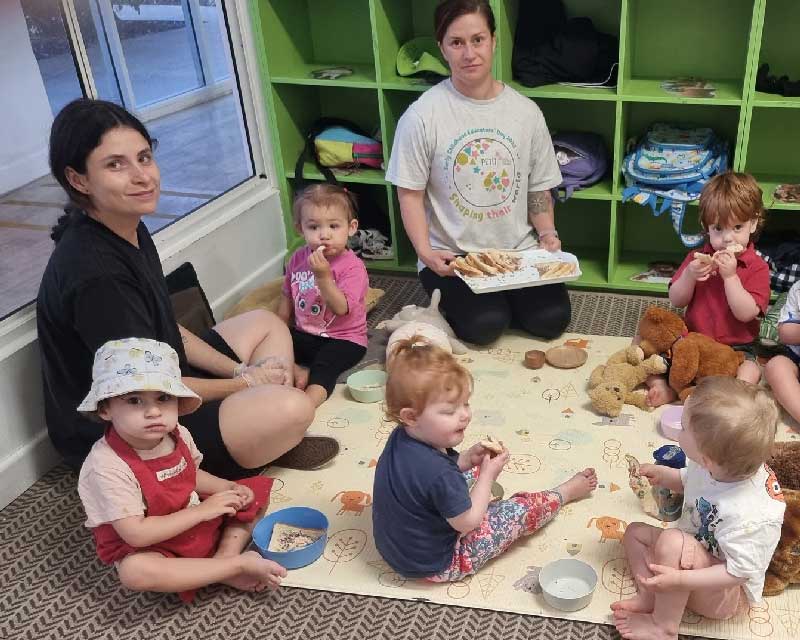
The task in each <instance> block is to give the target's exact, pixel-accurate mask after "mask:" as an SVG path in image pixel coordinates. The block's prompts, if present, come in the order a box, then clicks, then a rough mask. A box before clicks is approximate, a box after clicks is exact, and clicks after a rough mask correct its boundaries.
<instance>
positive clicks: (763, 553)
mask: <svg viewBox="0 0 800 640" xmlns="http://www.w3.org/2000/svg"><path fill="white" fill-rule="evenodd" d="M681 480H682V481H683V490H684V493H683V513H682V514H681V518H680V520H678V525H677V526H678V528H679V529H681V530H682V531H685V532H686V533H689V534H691V535H693V536H694V537H695V538H696V539H697V540H699V541H700V542H701V543H702V545H703V546H704V547H705V548H706V549H708V551H709V552H710V553H712V554H713V555H714V556H716V557H717V558H719V559H720V560H724V561H725V566H726V569H727V570H728V573H730V574H731V575H732V576H736V577H737V578H746V579H747V582H745V583H744V585H742V586H743V587H744V590H745V593H747V597H748V599H749V600H750V602H759V601H760V600H761V592H762V591H763V589H764V574H765V573H766V571H767V567H768V566H769V563H770V561H771V560H772V554H773V553H774V551H775V547H777V546H778V541H779V540H780V537H781V526H782V525H783V513H784V511H785V509H786V503H785V502H784V498H783V494H782V493H781V488H780V485H779V484H778V479H777V478H776V477H775V473H774V472H773V471H772V469H770V468H769V467H768V466H767V465H763V466H762V467H761V468H760V469H759V470H758V471H757V472H756V473H755V474H753V475H752V476H751V477H749V478H747V479H746V480H740V481H739V482H718V481H716V480H714V478H712V477H711V474H710V473H709V472H708V471H707V470H706V469H705V468H703V467H701V466H700V465H698V464H696V463H695V462H692V461H691V460H688V461H687V466H686V468H684V469H681Z"/></svg>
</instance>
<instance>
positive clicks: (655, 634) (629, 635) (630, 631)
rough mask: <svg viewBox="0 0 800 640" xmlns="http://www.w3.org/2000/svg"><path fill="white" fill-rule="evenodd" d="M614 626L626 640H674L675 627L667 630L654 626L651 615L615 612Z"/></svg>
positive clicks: (622, 611)
mask: <svg viewBox="0 0 800 640" xmlns="http://www.w3.org/2000/svg"><path fill="white" fill-rule="evenodd" d="M614 626H615V627H616V628H617V631H619V635H621V636H622V637H623V638H625V639H626V640H676V639H677V637H678V629H677V626H676V627H675V628H674V629H668V628H666V627H665V626H663V625H658V624H656V621H655V620H654V619H653V614H652V613H633V612H632V611H625V610H624V609H622V610H617V611H615V612H614Z"/></svg>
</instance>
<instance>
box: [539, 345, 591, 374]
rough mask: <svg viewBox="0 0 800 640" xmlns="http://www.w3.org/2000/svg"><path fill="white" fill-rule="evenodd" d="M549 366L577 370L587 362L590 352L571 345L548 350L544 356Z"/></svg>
mask: <svg viewBox="0 0 800 640" xmlns="http://www.w3.org/2000/svg"><path fill="white" fill-rule="evenodd" d="M544 357H545V359H546V360H547V364H549V365H550V366H553V367H557V368H558V369H577V368H578V367H580V366H581V365H583V364H584V363H585V362H586V358H588V357H589V352H588V351H586V349H580V348H578V347H573V346H570V345H567V344H565V345H562V346H560V347H553V348H552V349H548V350H547V352H546V353H545V354H544Z"/></svg>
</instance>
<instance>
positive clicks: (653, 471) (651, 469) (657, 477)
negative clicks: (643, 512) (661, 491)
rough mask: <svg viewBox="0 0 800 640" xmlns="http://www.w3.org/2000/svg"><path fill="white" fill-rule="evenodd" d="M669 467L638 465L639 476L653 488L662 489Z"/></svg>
mask: <svg viewBox="0 0 800 640" xmlns="http://www.w3.org/2000/svg"><path fill="white" fill-rule="evenodd" d="M668 469H669V467H664V466H662V465H658V464H643V465H639V475H642V476H644V477H645V478H647V479H648V480H649V481H650V484H651V485H653V486H654V487H663V486H664V482H665V481H666V476H667V475H668Z"/></svg>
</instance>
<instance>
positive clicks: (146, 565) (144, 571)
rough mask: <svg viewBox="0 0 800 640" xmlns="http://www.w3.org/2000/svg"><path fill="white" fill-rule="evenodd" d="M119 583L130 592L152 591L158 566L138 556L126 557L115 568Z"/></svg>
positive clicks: (156, 577)
mask: <svg viewBox="0 0 800 640" xmlns="http://www.w3.org/2000/svg"><path fill="white" fill-rule="evenodd" d="M117 573H118V575H119V581H120V582H121V583H122V586H123V587H125V588H126V589H130V590H131V591H152V590H153V585H154V584H155V582H156V580H157V579H158V575H159V569H158V565H157V564H156V565H154V564H153V563H152V562H149V560H148V559H147V558H143V557H141V556H139V555H138V554H132V555H129V556H127V557H126V558H124V559H123V560H122V562H120V563H119V565H118V566H117Z"/></svg>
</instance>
